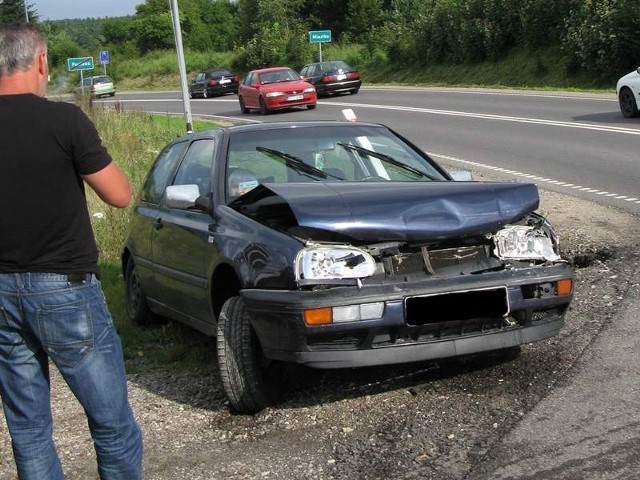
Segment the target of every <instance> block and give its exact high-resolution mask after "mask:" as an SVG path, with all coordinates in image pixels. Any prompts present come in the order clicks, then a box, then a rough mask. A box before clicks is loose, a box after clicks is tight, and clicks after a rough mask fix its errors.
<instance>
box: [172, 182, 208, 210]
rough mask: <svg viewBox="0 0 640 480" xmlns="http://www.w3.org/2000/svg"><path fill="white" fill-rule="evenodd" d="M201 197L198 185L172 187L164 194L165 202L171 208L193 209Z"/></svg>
mask: <svg viewBox="0 0 640 480" xmlns="http://www.w3.org/2000/svg"><path fill="white" fill-rule="evenodd" d="M199 196H200V188H199V187H198V185H195V184H193V185H171V186H169V187H167V189H166V190H165V192H164V201H165V204H166V205H167V207H169V208H180V209H186V208H193V207H195V206H196V200H197V199H198V197H199Z"/></svg>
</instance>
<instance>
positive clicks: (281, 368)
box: [217, 297, 286, 413]
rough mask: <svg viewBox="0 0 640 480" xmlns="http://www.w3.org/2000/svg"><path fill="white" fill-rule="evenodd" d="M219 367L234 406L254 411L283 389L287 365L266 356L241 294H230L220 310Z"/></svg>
mask: <svg viewBox="0 0 640 480" xmlns="http://www.w3.org/2000/svg"><path fill="white" fill-rule="evenodd" d="M217 347H218V368H219V369H220V378H221V379H222V386H223V387H224V391H225V393H226V394H227V398H228V399H229V403H230V405H231V408H232V410H234V411H236V412H238V413H255V412H258V411H260V410H262V409H263V408H265V407H267V406H269V405H271V404H273V403H274V402H275V401H276V400H277V399H278V398H279V396H280V394H281V393H282V389H283V386H284V383H285V381H286V366H285V365H284V364H283V363H281V362H275V361H271V360H269V359H267V358H266V357H265V356H264V354H263V353H262V348H261V346H260V342H259V341H258V337H257V336H256V334H255V332H254V330H253V327H252V326H251V319H250V318H249V313H248V312H247V310H246V308H245V306H244V302H243V300H242V298H241V297H231V298H229V299H228V300H227V301H226V302H225V303H224V305H223V306H222V310H221V312H220V317H219V318H218V332H217Z"/></svg>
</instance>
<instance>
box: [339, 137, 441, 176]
mask: <svg viewBox="0 0 640 480" xmlns="http://www.w3.org/2000/svg"><path fill="white" fill-rule="evenodd" d="M338 145H340V146H341V147H343V148H346V149H347V150H353V151H355V152H358V153H364V154H365V155H370V156H372V157H375V158H378V159H380V160H382V161H383V162H387V163H390V164H391V165H394V166H396V167H398V168H401V169H403V170H406V171H407V172H411V173H414V174H416V175H419V176H421V177H426V178H428V179H430V180H433V181H436V182H438V181H440V179H439V178H436V177H434V176H433V175H430V174H428V173H427V172H423V171H422V170H419V169H417V168H414V167H412V166H411V165H407V164H406V163H402V162H400V161H398V160H396V159H395V158H393V157H391V156H389V155H387V154H386V153H380V152H374V151H373V150H369V149H368V148H364V147H360V146H358V145H352V144H350V143H343V142H338Z"/></svg>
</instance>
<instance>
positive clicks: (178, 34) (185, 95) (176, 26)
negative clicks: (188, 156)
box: [170, 0, 193, 133]
mask: <svg viewBox="0 0 640 480" xmlns="http://www.w3.org/2000/svg"><path fill="white" fill-rule="evenodd" d="M170 5H171V18H172V19H173V35H174V36H175V40H176V51H177V53H178V70H179V71H180V86H181V87H182V88H181V89H182V102H183V104H184V116H185V120H186V122H187V133H193V126H192V125H193V123H192V120H191V104H190V103H189V91H188V89H187V71H186V68H185V65H184V52H183V50H182V31H181V30H180V17H179V15H178V2H177V0H171V3H170Z"/></svg>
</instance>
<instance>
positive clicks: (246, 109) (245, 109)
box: [238, 97, 249, 113]
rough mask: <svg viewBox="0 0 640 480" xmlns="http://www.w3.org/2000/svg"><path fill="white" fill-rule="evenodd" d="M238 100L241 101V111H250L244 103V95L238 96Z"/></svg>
mask: <svg viewBox="0 0 640 480" xmlns="http://www.w3.org/2000/svg"><path fill="white" fill-rule="evenodd" d="M238 101H239V102H240V111H241V112H242V113H249V109H248V108H247V106H246V105H245V104H244V99H243V98H242V97H239V98H238Z"/></svg>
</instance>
